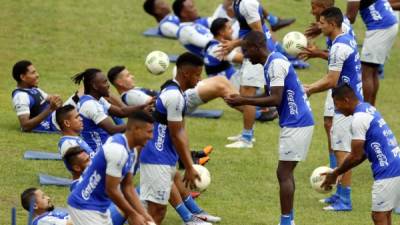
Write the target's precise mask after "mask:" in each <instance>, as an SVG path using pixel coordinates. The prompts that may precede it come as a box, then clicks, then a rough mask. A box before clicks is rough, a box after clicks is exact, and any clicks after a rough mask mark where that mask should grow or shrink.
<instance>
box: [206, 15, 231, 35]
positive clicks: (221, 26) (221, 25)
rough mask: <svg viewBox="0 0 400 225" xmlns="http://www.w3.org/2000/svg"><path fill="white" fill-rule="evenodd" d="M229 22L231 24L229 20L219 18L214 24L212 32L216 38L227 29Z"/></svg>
mask: <svg viewBox="0 0 400 225" xmlns="http://www.w3.org/2000/svg"><path fill="white" fill-rule="evenodd" d="M227 22H229V20H228V19H227V18H217V19H215V20H214V21H213V22H212V24H211V28H210V31H211V33H212V34H213V35H214V37H215V36H217V35H218V33H219V32H220V31H221V30H222V29H224V28H225V26H226V23H227Z"/></svg>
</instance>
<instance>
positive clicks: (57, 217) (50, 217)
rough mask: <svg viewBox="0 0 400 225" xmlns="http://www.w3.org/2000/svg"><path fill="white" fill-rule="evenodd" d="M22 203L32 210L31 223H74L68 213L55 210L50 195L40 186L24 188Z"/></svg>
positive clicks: (37, 224)
mask: <svg viewBox="0 0 400 225" xmlns="http://www.w3.org/2000/svg"><path fill="white" fill-rule="evenodd" d="M31 204H33V205H31ZM21 205H22V207H23V208H24V209H25V210H26V211H28V212H29V213H31V210H32V213H33V214H32V215H31V216H32V219H33V220H32V223H31V225H43V224H52V225H73V223H72V221H71V219H70V218H69V215H68V213H66V212H62V211H58V210H57V211H55V210H54V205H53V203H52V202H51V199H50V197H49V196H47V195H45V193H43V191H42V190H40V189H38V188H34V187H31V188H28V189H26V190H24V192H22V194H21Z"/></svg>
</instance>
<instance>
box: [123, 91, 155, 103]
mask: <svg viewBox="0 0 400 225" xmlns="http://www.w3.org/2000/svg"><path fill="white" fill-rule="evenodd" d="M150 98H151V97H150V96H148V95H146V94H145V93H143V92H142V91H139V90H132V91H129V92H128V93H126V103H128V105H130V106H138V105H143V104H145V103H146V102H147V101H149V100H150Z"/></svg>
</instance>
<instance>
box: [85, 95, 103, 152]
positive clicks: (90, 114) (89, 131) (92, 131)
mask: <svg viewBox="0 0 400 225" xmlns="http://www.w3.org/2000/svg"><path fill="white" fill-rule="evenodd" d="M105 102H106V100H105V99H102V100H101V101H99V100H97V99H95V98H94V97H92V96H90V95H83V96H82V97H80V98H79V102H78V111H79V114H80V116H81V117H82V122H83V130H82V132H81V135H82V138H83V140H85V142H86V143H87V144H88V145H89V146H90V148H92V149H93V150H94V151H96V152H97V151H99V149H100V148H101V145H102V144H104V143H105V142H106V140H107V138H108V137H109V136H110V135H109V134H108V133H107V131H105V130H103V128H101V127H100V126H99V125H98V123H100V122H101V121H102V120H103V119H105V118H106V117H108V109H109V105H106V104H105Z"/></svg>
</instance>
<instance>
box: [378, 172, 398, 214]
mask: <svg viewBox="0 0 400 225" xmlns="http://www.w3.org/2000/svg"><path fill="white" fill-rule="evenodd" d="M398 207H400V177H393V178H387V179H383V180H377V181H375V182H374V184H373V185H372V211H374V212H386V211H391V210H392V209H394V208H398Z"/></svg>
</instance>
